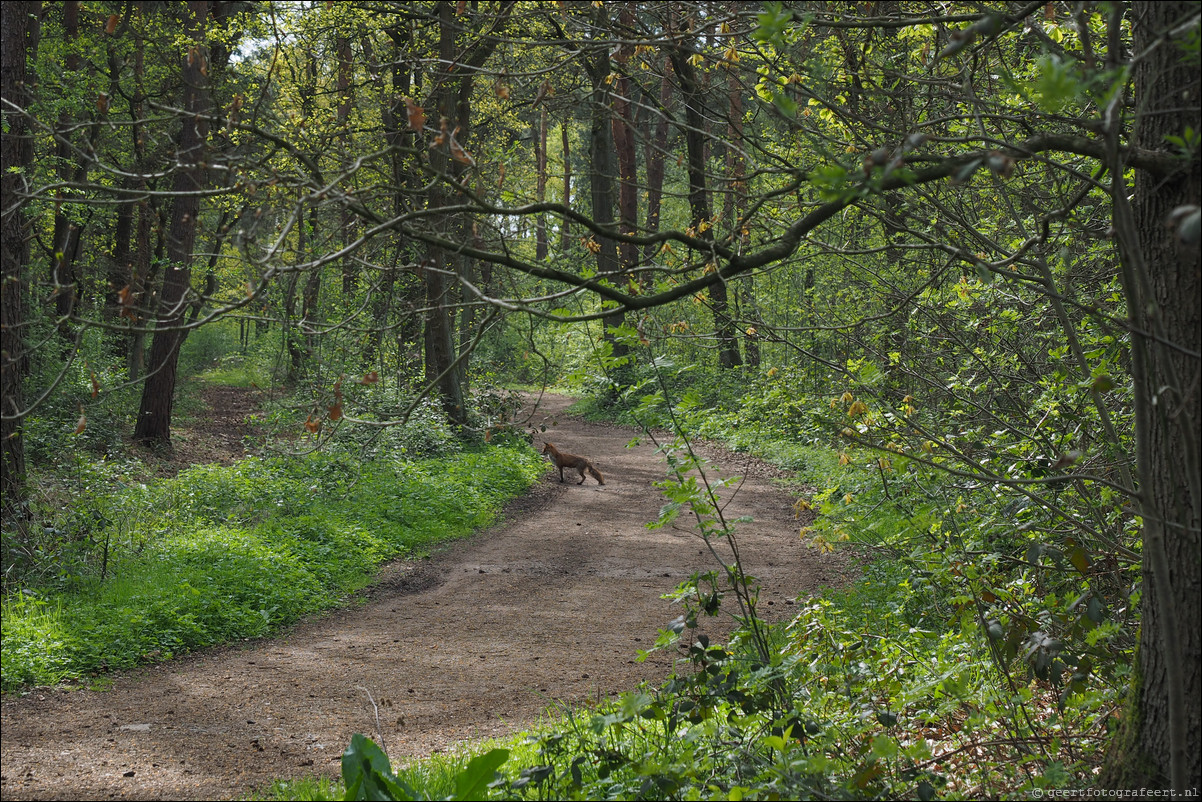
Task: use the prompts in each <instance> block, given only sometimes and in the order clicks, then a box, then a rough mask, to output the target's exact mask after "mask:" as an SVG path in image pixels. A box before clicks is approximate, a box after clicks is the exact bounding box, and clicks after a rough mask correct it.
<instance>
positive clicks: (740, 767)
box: [399, 387, 1138, 800]
mask: <svg viewBox="0 0 1202 802" xmlns="http://www.w3.org/2000/svg"><path fill="white" fill-rule="evenodd" d="M771 397H772V393H771V390H770V389H769V390H768V391H765V389H764V387H757V388H753V391H752V392H749V393H747V395H746V396H744V397H743V399H742V401H741V402H739V403H734V404H731V403H726V404H723V403H716V402H714V400H713V399H707V398H704V397H703V396H702V395H701V394H700V393H697V392H692V391H690V390H688V389H687V388H686V389H685V390H684V391H682V392H681V393H680V396H679V399H680V400H679V401H677V402H675V403H673V404H668V403H667V402H665V401H664V396H663V394H662V393H659V392H651V391H649V390H647V389H646V388H644V390H642V391H641V392H637V393H635V394H634V395H633V397H631V398H630V401H631V403H630V404H629V405H628V406H626V407H625V408H624V409H622V410H621V411H619V412H617V413H616V415H615V414H614V413H613V412H612V411H611V412H610V413H608V414H609V416H610V417H617V418H618V419H620V420H625V421H627V422H629V421H641V422H642V423H643V425H644V426H648V427H661V428H665V429H675V430H676V431H687V432H689V433H690V434H691V435H693V436H697V437H705V438H710V439H715V440H722V441H724V442H726V443H727V444H728V445H729V446H730V447H732V448H734V449H736V450H743V451H750V452H753V453H755V454H757V455H759V456H761V457H763V458H764V459H766V460H768V461H771V462H774V463H776V464H778V465H781V466H784V467H787V468H790V469H792V470H794V471H796V472H797V477H798V479H800V480H802V481H803V482H804V483H805V484H806V485H808V489H805V490H800V489H799V490H797V493H798V498H797V503H796V507H795V509H796V510H797V512H798V517H799V522H798V532H797V535H798V536H800V537H802V538H804V539H806V540H807V541H809V542H810V543H811V544H812V545H813V546H814V548H815V550H816V551H819V552H824V551H829V550H833V549H853V550H855V551H856V552H858V553H859V554H860V555H861V556H862V558H863V559H864V561H865V567H864V570H863V573H862V576H861V577H860V578H859V579H858V580H857V581H855V582H853V583H852V584H851V585H849V586H846V587H843V588H840V589H836V590H828V591H826V592H823V593H821V594H819V595H817V596H815V597H812V598H803V599H801V600H800V602H801V604H800V606H799V609H798V612H797V614H796V615H795V616H794V618H793V619H792V620H791V621H789V622H787V623H785V624H782V625H779V626H778V627H776V628H775V629H772V630H765V629H764V624H763V622H762V621H759V620H758V618H756V617H755V616H754V608H753V609H752V614H751V616H746V615H745V614H743V613H741V612H736V613H735V615H736V618H738V619H740V620H741V621H742V625H741V626H740V628H739V629H738V630H737V631H736V632H735V634H734V635H733V636H732V638H731V640H730V641H729V642H727V643H725V644H717V643H711V642H709V641H707V640H706V639H705V638H704V637H702V636H698V635H696V634H694V632H693V629H692V627H693V625H694V624H695V623H696V621H697V619H698V618H699V617H701V616H704V615H712V614H719V612H721V613H726V612H729V611H731V608H732V607H733V606H734V602H735V599H734V596H733V594H732V590H733V588H732V586H731V585H729V584H723V583H722V581H721V579H722V577H721V571H719V572H713V573H711V574H709V575H703V576H695V577H693V578H692V579H691V580H690V581H688V582H686V583H684V584H682V585H681V586H680V587H679V588H677V589H676V590H675V591H673V592H672V593H670V594H669V597H670V598H673V599H675V600H677V601H679V602H681V604H682V607H683V609H682V615H681V617H680V618H679V619H678V620H677V621H676V622H674V625H673V627H672V628H671V629H670V630H666V631H664V632H661V633H660V637H659V639H658V640H657V643H656V649H661V650H662V649H668V650H672V651H673V652H674V653H675V654H676V655H677V658H678V661H677V671H676V672H675V675H674V676H673V678H671V679H670V680H669V681H667V682H666V683H665V684H663V685H661V686H659V687H649V686H645V687H642V688H639V689H637V690H635V691H632V692H630V693H627V694H624V695H623V696H621V697H620V698H619V699H617V700H614V701H611V702H609V703H606V704H603V705H601V706H599V707H597V708H595V709H574V710H563V711H560V715H559V717H558V718H557V719H556V720H554V721H553V722H550V723H548V724H547V725H545V726H543V727H541V728H539V729H538V730H536V731H532V732H530V733H527V734H525V735H524V736H523V743H525V744H526V746H527V748H526V749H525V750H524V751H522V752H521V753H520V754H519V753H517V752H514V753H513V754H511V755H510V757H509V758H508V760H506V761H505V762H504V763H503V764H502V765H501V766H500V767H499V769H498V771H497V772H496V776H495V779H494V782H493V783H492V784H491V785H490V786H489V787H490V792H489V793H490V796H489V798H498V799H539V800H541V799H798V798H802V799H804V798H861V799H863V798H890V799H922V800H927V799H934V798H949V799H957V798H959V799H969V798H1003V797H1015V798H1025V797H1029V795H1030V794H1031V793H1032V792H1034V791H1036V790H1039V791H1043V790H1045V789H1065V788H1083V787H1089V786H1090V785H1091V784H1092V782H1091V779H1092V777H1093V775H1094V772H1095V771H1096V770H1097V768H1098V766H1099V763H1100V760H1101V753H1102V744H1103V743H1104V742H1105V741H1106V739H1107V737H1108V735H1109V733H1108V726H1109V721H1110V714H1111V713H1112V712H1113V711H1114V710H1115V709H1117V708H1118V706H1119V705H1120V703H1121V701H1122V698H1123V694H1124V691H1125V686H1126V683H1127V681H1128V677H1127V671H1128V668H1127V667H1128V666H1129V665H1130V664H1131V652H1132V649H1133V644H1134V635H1133V633H1134V629H1135V626H1136V621H1135V614H1134V605H1135V604H1136V602H1137V601H1138V589H1136V590H1135V591H1134V592H1132V591H1131V590H1130V589H1131V587H1132V585H1133V581H1132V577H1131V572H1132V570H1133V565H1132V564H1131V562H1130V560H1129V559H1124V554H1123V552H1122V550H1121V549H1119V550H1112V553H1111V554H1110V557H1109V562H1107V563H1106V564H1105V565H1104V567H1103V566H1101V565H1099V563H1101V562H1102V561H1103V560H1102V558H1101V557H1100V556H1099V550H1097V549H1096V548H1095V549H1091V551H1090V557H1089V559H1088V560H1084V559H1082V557H1081V554H1080V552H1078V551H1074V550H1073V545H1072V543H1073V541H1072V540H1071V539H1068V538H1060V539H1058V538H1057V536H1056V535H1057V531H1056V528H1055V525H1054V523H1055V522H1054V516H1053V517H1051V518H1050V517H1049V516H1048V515H1047V514H1046V509H1045V510H1043V511H1042V512H1041V509H1040V508H1039V505H1037V504H1035V503H1023V498H1024V497H1023V496H1022V495H1021V493H1015V492H1012V491H1011V492H1006V491H1007V489H1006V488H1004V487H998V486H996V485H989V484H987V483H984V482H981V481H977V480H975V479H974V478H973V477H965V476H962V475H957V474H956V473H955V472H954V471H947V470H942V469H941V467H940V466H939V465H937V464H933V463H934V462H935V460H934V459H926V460H923V459H909V458H908V457H907V455H906V454H905V453H903V452H904V449H900V448H899V449H896V450H888V449H882V448H872V447H868V445H866V444H863V443H858V442H855V438H847V437H841V436H840V435H839V430H840V428H841V427H846V425H847V424H846V420H847V417H848V414H849V411H852V414H853V415H854V414H858V413H857V412H855V410H856V407H855V404H856V402H857V401H858V399H856V398H855V397H854V396H850V397H849V394H847V395H840V396H838V397H835V398H831V397H813V398H807V397H803V396H797V397H791V399H792V400H791V401H790V403H788V404H784V405H781V404H774V403H770V399H771ZM766 399H769V400H766ZM778 400H779V399H778ZM865 406H866V405H865ZM576 410H577V411H584V412H587V413H590V414H593V415H596V416H602V415H606V414H607V412H606V410H605V409H604V408H603V407H602V406H601V405H600V404H598V403H597V402H595V401H593V400H589V399H586V400H584V401H582V402H581V403H580V404H578V405H577V407H576ZM676 445H677V446H678V447H679V446H680V445H681V443H680V441H677V443H676ZM790 486H791V487H794V488H797V487H798V484H796V483H794V484H791V485H790ZM664 487H665V494H666V496H667V498H668V502H669V503H668V504H667V505H665V510H668V509H670V508H672V507H673V505H678V506H679V505H681V504H695V503H699V504H701V505H702V507H704V506H705V505H706V504H710V507H709V509H710V510H712V509H715V508H716V505H712V503H711V502H710V501H709V500H707V499H706V498H705V492H704V491H703V490H702V488H701V487H700V485H693V486H692V487H691V489H690V488H686V486H685V484H684V483H672V482H670V481H669V482H666V483H665V485H664ZM690 494H691V495H690ZM1016 496H1017V497H1018V498H1017V499H1016ZM1028 501H1029V500H1028ZM1058 501H1059V502H1061V503H1062V504H1063V505H1064V507H1062V508H1061V510H1062V511H1063V510H1065V509H1070V510H1071V509H1074V508H1075V507H1082V506H1086V505H1087V504H1088V499H1074V498H1073V497H1072V490H1070V489H1069V488H1064V489H1062V490H1061V492H1060V493H1059V495H1058ZM732 524H733V525H732V526H730V527H719V528H714V529H711V530H710V531H709V533H708V534H707V535H706V536H707V537H711V536H712V537H727V536H733V535H734V530H735V529H737V523H734V522H732ZM1016 524H1017V525H1016ZM1094 545H1095V546H1096V544H1094ZM719 588H721V589H720V590H719ZM1136 588H1137V586H1136ZM750 601H751V603H752V604H754V594H752V595H751V596H750ZM756 627H758V628H759V629H758V630H757V629H756ZM757 632H758V634H757ZM765 646H766V647H767V650H766V652H765ZM529 747H533V749H534V751H531V750H530V748H529ZM486 748H488V747H483V746H482V747H478V748H475V749H474V750H473V752H472V753H475V754H482V753H483V750H484V749H486ZM409 790H410V791H411V792H413V793H412V794H411V795H410V796H409V797H399V798H426V799H430V798H449V797H448V796H447V795H446V786H445V785H443V786H439V787H437V788H426V789H423V787H421V786H415V787H413V788H410V789H409Z"/></svg>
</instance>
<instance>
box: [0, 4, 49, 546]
mask: <svg viewBox="0 0 1202 802" xmlns="http://www.w3.org/2000/svg"><path fill="white" fill-rule="evenodd" d="M40 7H41V3H40V2H33V3H28V2H12V3H4V4H3V6H0V14H2V15H3V16H2V17H0V20H2V23H3V24H2V25H0V41H2V43H3V52H2V53H0V91H2V93H3V97H4V99H5V100H6V101H9V102H11V103H14V104H16V105H17V106H18V107H20V108H21V109H27V108H29V102H30V92H29V91H28V88H27V86H26V81H27V79H28V77H27V74H26V68H25V65H26V63H27V59H30V58H31V57H32V53H31V52H30V51H33V50H36V48H37V15H38V11H39V9H40ZM3 118H4V129H5V133H4V136H3V138H2V139H0V154H2V156H0V165H2V167H0V170H2V172H0V188H2V190H3V191H2V192H0V197H3V199H4V216H3V220H2V226H0V250H2V252H3V257H2V269H3V280H2V283H0V330H3V332H4V344H3V350H2V351H0V468H2V469H3V470H0V491H2V492H0V496H2V497H3V520H4V522H5V523H6V524H8V525H16V524H18V523H19V522H22V521H24V520H25V518H26V511H25V507H24V505H23V504H22V502H23V501H24V498H25V441H24V440H22V434H23V431H22V429H23V427H22V425H21V417H20V415H21V413H23V412H24V409H25V402H24V398H23V396H22V393H21V374H22V367H21V366H22V363H23V361H24V359H25V353H24V352H25V332H24V323H25V299H24V293H25V289H24V288H25V285H26V283H27V280H28V276H27V275H26V270H27V268H26V265H27V263H28V261H29V225H30V223H29V220H28V218H26V217H25V212H24V204H23V203H18V202H15V199H16V198H17V197H18V195H17V193H18V192H19V191H20V190H21V188H22V185H23V183H24V180H25V177H26V176H27V175H28V172H29V168H30V165H32V164H33V138H32V137H31V136H30V130H29V122H28V120H27V119H26V117H25V116H24V115H23V114H21V113H18V112H10V111H9V110H8V107H7V105H6V106H4V107H3ZM9 204H12V205H11V206H10V205H9Z"/></svg>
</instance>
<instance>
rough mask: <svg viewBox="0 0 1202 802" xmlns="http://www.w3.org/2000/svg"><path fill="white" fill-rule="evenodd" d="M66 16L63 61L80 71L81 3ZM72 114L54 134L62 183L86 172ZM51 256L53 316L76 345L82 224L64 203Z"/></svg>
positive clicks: (67, 7)
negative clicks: (74, 140)
mask: <svg viewBox="0 0 1202 802" xmlns="http://www.w3.org/2000/svg"><path fill="white" fill-rule="evenodd" d="M61 8H62V13H63V33H64V35H65V36H66V41H65V42H64V46H65V47H66V55H65V57H64V58H63V68H64V69H65V70H66V71H67V72H69V73H71V72H75V71H77V70H78V69H79V54H78V53H77V52H76V47H77V44H78V39H79V3H78V2H77V0H69V2H65V3H62V4H61ZM74 122H75V121H74V120H73V119H72V118H71V113H70V112H69V111H67V110H64V111H62V112H61V113H60V114H59V117H58V125H57V126H56V127H55V131H54V140H55V141H54V159H55V166H56V170H57V173H58V179H59V181H61V182H63V183H67V184H69V183H72V182H78V181H79V180H80V179H82V178H83V175H82V173H83V172H84V169H83V168H82V167H81V165H80V164H79V158H78V157H77V156H76V155H75V154H74V152H73V150H72V148H71V134H70V130H71V127H72V125H73V124H74ZM63 193H65V194H66V195H67V198H68V199H69V198H70V195H71V190H69V189H68V190H60V196H59V197H60V200H61V199H63V198H62V194H63ZM51 244H52V246H53V247H52V250H51V253H50V283H51V285H52V286H53V287H54V290H55V295H54V313H55V316H56V317H57V318H58V326H59V333H60V334H61V335H62V336H63V337H64V338H65V339H66V340H67V341H68V342H74V335H73V334H72V333H71V329H70V326H69V325H68V320H69V318H70V317H71V314H72V313H73V312H74V311H75V301H76V298H77V297H78V296H79V286H78V280H77V277H76V275H75V258H76V256H78V251H79V225H78V224H77V223H74V222H72V220H71V218H70V217H69V216H68V214H67V213H66V212H65V211H64V210H63V204H62V203H59V204H56V206H55V213H54V234H53V237H52V239H51Z"/></svg>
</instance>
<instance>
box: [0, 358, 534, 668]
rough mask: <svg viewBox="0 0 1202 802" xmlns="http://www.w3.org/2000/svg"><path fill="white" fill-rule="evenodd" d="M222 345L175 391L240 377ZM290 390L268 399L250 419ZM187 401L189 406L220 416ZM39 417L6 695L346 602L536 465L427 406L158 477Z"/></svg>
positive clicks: (524, 449) (122, 454) (486, 512)
mask: <svg viewBox="0 0 1202 802" xmlns="http://www.w3.org/2000/svg"><path fill="white" fill-rule="evenodd" d="M200 344H201V343H200V342H199V338H198V342H197V345H200ZM185 356H191V354H190V352H189V351H188V350H187V349H186V350H185ZM224 356H225V357H227V359H225V363H226V364H227V367H226V368H221V369H220V370H219V371H213V372H209V373H200V374H195V375H193V377H192V378H191V379H190V381H189V383H188V384H187V385H186V386H187V387H189V388H191V389H192V392H190V393H185V394H183V395H184V396H185V397H187V396H188V395H192V396H197V395H199V393H198V392H196V390H197V388H198V385H199V384H200V383H203V382H211V381H215V380H222V381H226V382H229V383H231V384H235V385H236V384H238V383H240V381H242V382H244V383H250V381H251V380H249V379H245V376H246V371H245V370H244V369H241V368H239V369H237V370H231V369H230V368H229V367H228V364H229V363H231V362H232V361H235V360H237V361H243V360H241V359H237V357H238V354H237V351H236V350H234V351H233V352H232V353H228V354H224ZM220 361H221V360H220V359H214V360H209V361H206V360H203V359H198V360H197V362H196V364H197V366H198V367H202V366H203V365H205V364H217V363H219V362H220ZM239 377H242V378H241V379H240V378H239ZM363 389H364V390H365V391H366V390H370V389H371V388H363ZM294 401H295V399H289V398H284V399H278V400H277V401H276V402H275V403H272V404H268V405H267V409H266V410H265V411H264V412H263V413H262V415H261V416H260V417H259V424H260V425H261V427H262V428H263V430H264V431H269V428H270V422H271V418H272V416H273V415H274V414H283V413H281V412H278V411H279V410H283V409H286V408H287V407H288V404H289V403H291V402H294ZM202 406H203V405H202V404H199V403H198V402H192V403H191V412H190V414H191V415H192V416H194V417H195V416H211V415H216V416H220V415H221V414H222V413H221V411H219V410H216V411H215V410H208V409H203V408H202ZM273 410H276V412H273ZM48 418H49V419H52V416H48ZM43 420H44V419H43V418H41V417H35V418H33V419H32V420H31V422H30V426H29V430H30V431H31V432H44V434H42V435H40V437H41V438H42V439H35V440H33V442H31V447H32V449H37V450H39V451H40V450H44V451H45V452H46V453H47V455H49V454H57V455H58V456H57V457H56V458H53V459H51V458H49V457H48V458H47V459H45V460H44V461H42V462H41V463H40V464H41V465H44V466H46V467H45V468H44V470H40V471H38V472H37V473H35V474H34V475H33V477H32V481H31V484H32V485H33V486H34V487H36V488H37V489H38V492H37V494H36V495H35V496H33V497H32V499H33V502H34V503H36V504H37V505H38V507H39V509H38V511H37V513H38V518H39V520H40V521H41V522H42V524H41V526H42V531H41V532H40V536H39V537H38V538H36V539H34V540H32V541H31V542H28V543H25V544H22V545H23V546H24V548H23V549H22V550H20V551H17V550H16V549H10V551H9V554H8V555H7V557H8V560H7V561H6V564H7V565H8V566H9V567H10V571H9V574H8V575H7V576H6V577H5V580H6V585H9V586H12V587H13V590H12V592H8V593H5V595H4V599H3V641H2V644H3V645H2V652H0V654H2V657H3V675H2V676H3V689H4V690H6V691H10V690H15V689H20V688H22V687H25V686H28V685H51V684H55V683H59V682H63V681H73V682H82V683H85V684H86V683H95V682H101V683H103V681H104V676H105V674H106V673H107V672H109V671H113V670H117V669H123V668H129V667H131V666H135V665H138V664H141V663H146V662H151V661H158V660H166V659H169V658H171V657H172V656H174V655H179V654H183V653H186V652H190V651H194V650H196V649H201V648H204V647H206V646H213V645H217V644H222V643H228V642H231V641H239V640H244V639H249V638H259V637H264V636H267V635H270V634H272V633H276V632H279V631H280V630H281V629H283V628H285V627H287V626H289V625H290V624H293V623H295V622H296V621H298V620H299V619H301V618H302V617H304V616H307V615H311V614H314V613H318V612H321V611H325V610H328V609H330V608H332V607H335V606H338V605H342V604H346V603H348V601H350V600H352V599H353V594H354V593H355V591H358V590H360V589H362V588H363V587H364V586H365V585H367V584H368V583H370V582H371V580H372V578H373V576H374V574H375V572H376V570H377V569H378V567H379V566H380V565H381V564H382V563H384V562H386V561H388V560H391V559H396V558H400V557H403V558H407V559H416V558H419V557H421V556H422V555H424V554H426V553H428V551H429V549H431V548H432V547H433V546H435V545H436V544H437V543H439V542H441V541H445V540H448V539H451V538H458V537H463V536H465V535H467V534H469V533H471V532H472V531H474V530H476V529H478V528H480V527H482V526H485V525H487V524H489V523H491V522H492V521H493V520H494V517H495V516H496V514H497V512H498V511H499V510H500V508H501V506H502V505H503V504H504V503H505V501H507V500H508V499H510V498H512V497H514V496H516V495H520V494H521V493H522V492H523V491H524V490H525V489H526V488H527V487H528V486H529V485H530V484H531V483H532V482H533V481H534V480H535V479H536V478H537V476H538V475H539V474H540V473H541V472H542V470H543V465H542V462H541V460H540V459H539V458H538V456H537V455H536V454H535V453H534V452H533V450H532V449H531V448H530V446H529V443H528V442H527V441H526V440H524V439H522V438H517V437H509V436H508V435H506V434H504V433H500V434H498V435H497V436H496V437H490V441H491V442H490V443H488V444H485V443H483V442H482V441H480V442H476V443H474V444H473V443H472V442H471V441H470V440H464V439H462V438H457V437H455V436H454V435H453V434H452V432H451V430H450V428H449V427H448V425H447V424H446V422H445V419H443V418H442V416H441V414H440V412H439V410H438V408H437V406H436V405H433V404H427V405H425V406H423V407H422V408H421V409H420V411H418V412H417V413H416V414H414V415H413V416H412V417H411V418H410V421H409V423H408V424H406V425H405V426H394V427H390V428H386V429H378V428H377V429H372V428H370V427H367V428H359V429H355V430H354V431H352V430H350V429H348V430H347V431H346V433H345V436H339V435H335V436H333V437H329V438H327V439H325V440H324V442H323V443H322V447H321V448H320V450H315V448H314V446H315V444H316V443H317V442H318V441H317V439H316V435H307V436H306V437H303V438H291V439H287V440H275V441H272V442H269V443H265V442H263V440H262V438H260V439H259V442H257V443H256V442H251V443H249V444H248V445H249V446H250V447H251V449H252V451H258V452H261V453H259V454H257V455H253V456H248V457H246V458H245V459H241V460H239V461H237V462H235V463H234V464H232V465H220V464H209V465H193V466H190V467H185V468H184V469H183V470H180V471H179V472H178V473H177V474H176V475H174V476H171V477H162V476H156V475H155V474H154V473H153V471H152V467H153V465H152V464H150V463H148V462H146V461H143V460H140V459H138V454H137V452H135V451H131V450H130V449H128V448H123V447H122V444H121V443H120V442H119V441H118V442H115V443H114V442H111V441H105V442H102V441H99V439H98V438H95V437H87V436H85V435H86V432H87V429H85V430H84V431H80V432H75V431H72V430H70V429H61V428H60V429H57V430H55V429H53V428H51V427H49V426H45V427H43V425H42V421H43ZM236 423H237V422H235V421H229V425H230V426H231V427H233V426H234V424H236ZM184 428H185V429H186V426H185V427H184ZM89 446H90V448H89ZM32 449H31V450H32ZM110 449H111V453H107V454H106V453H101V452H102V451H108V450H110Z"/></svg>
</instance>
